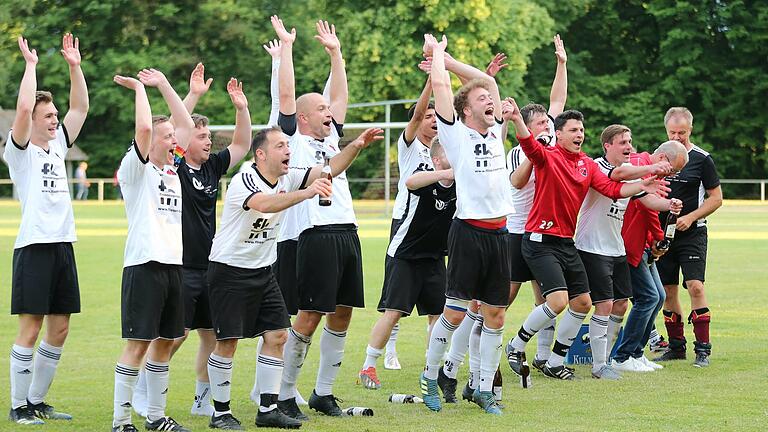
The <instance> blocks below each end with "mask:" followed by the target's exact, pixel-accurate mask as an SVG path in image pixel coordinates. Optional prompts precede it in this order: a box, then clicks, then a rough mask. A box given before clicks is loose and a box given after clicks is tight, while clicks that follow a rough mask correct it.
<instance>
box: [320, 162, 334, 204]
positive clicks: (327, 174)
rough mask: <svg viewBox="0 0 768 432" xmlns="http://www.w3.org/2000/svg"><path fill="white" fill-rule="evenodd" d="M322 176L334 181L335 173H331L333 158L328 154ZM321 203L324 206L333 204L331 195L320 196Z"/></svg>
mask: <svg viewBox="0 0 768 432" xmlns="http://www.w3.org/2000/svg"><path fill="white" fill-rule="evenodd" d="M320 178H326V179H328V181H329V182H331V183H333V175H332V174H331V159H330V158H329V157H328V156H326V157H325V163H324V164H323V171H322V173H321V174H320ZM318 198H319V204H320V205H321V206H323V207H327V206H329V205H331V197H323V196H321V197H318Z"/></svg>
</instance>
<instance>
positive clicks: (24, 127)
mask: <svg viewBox="0 0 768 432" xmlns="http://www.w3.org/2000/svg"><path fill="white" fill-rule="evenodd" d="M19 49H20V50H21V55H22V56H23V57H24V62H25V63H26V66H25V67H24V75H23V76H22V78H21V85H20V86H19V96H18V97H17V98H16V117H14V119H13V129H12V130H11V137H12V138H13V141H14V142H15V143H16V144H17V145H19V146H20V147H22V148H26V147H27V144H29V138H30V136H32V111H33V110H34V109H35V91H37V75H36V70H35V69H36V68H37V50H34V49H33V50H30V49H29V43H28V42H27V40H26V39H24V38H23V37H21V36H19Z"/></svg>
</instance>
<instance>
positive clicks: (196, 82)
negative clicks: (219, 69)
mask: <svg viewBox="0 0 768 432" xmlns="http://www.w3.org/2000/svg"><path fill="white" fill-rule="evenodd" d="M212 82H213V78H208V79H207V80H206V79H205V66H203V64H202V63H198V64H197V66H195V69H193V70H192V74H191V75H190V76H189V92H190V93H193V94H196V95H200V96H202V95H204V94H205V93H206V92H207V91H208V89H210V88H211V83H212Z"/></svg>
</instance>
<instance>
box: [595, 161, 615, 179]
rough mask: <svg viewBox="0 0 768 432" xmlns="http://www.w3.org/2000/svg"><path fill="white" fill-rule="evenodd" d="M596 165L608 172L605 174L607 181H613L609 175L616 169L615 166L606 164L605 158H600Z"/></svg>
mask: <svg viewBox="0 0 768 432" xmlns="http://www.w3.org/2000/svg"><path fill="white" fill-rule="evenodd" d="M597 163H598V164H599V165H600V166H602V167H603V168H605V169H607V170H608V172H607V173H606V175H607V176H608V180H613V179H611V174H613V170H615V169H616V166H615V165H614V164H612V163H610V162H608V159H606V158H605V156H600V160H599V161H598V162H597ZM614 181H615V180H614Z"/></svg>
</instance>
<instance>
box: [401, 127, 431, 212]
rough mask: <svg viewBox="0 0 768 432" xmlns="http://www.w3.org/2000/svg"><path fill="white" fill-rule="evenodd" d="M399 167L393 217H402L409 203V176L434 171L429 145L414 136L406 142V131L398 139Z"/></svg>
mask: <svg viewBox="0 0 768 432" xmlns="http://www.w3.org/2000/svg"><path fill="white" fill-rule="evenodd" d="M397 168H398V171H399V172H400V180H398V182H397V196H396V197H395V207H394V209H393V210H392V219H401V218H402V217H403V214H404V213H405V208H406V206H407V204H408V197H409V195H410V194H409V192H408V188H407V187H405V182H406V181H407V180H408V177H410V176H411V174H413V173H414V172H416V171H432V170H434V169H435V168H434V167H433V166H432V158H431V157H429V147H427V146H425V145H424V143H422V142H421V141H419V138H418V137H414V138H413V141H412V142H411V143H410V144H408V143H406V142H405V132H403V133H401V134H400V138H398V139H397Z"/></svg>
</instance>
